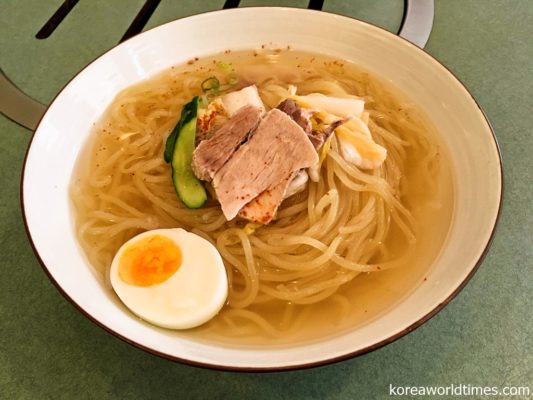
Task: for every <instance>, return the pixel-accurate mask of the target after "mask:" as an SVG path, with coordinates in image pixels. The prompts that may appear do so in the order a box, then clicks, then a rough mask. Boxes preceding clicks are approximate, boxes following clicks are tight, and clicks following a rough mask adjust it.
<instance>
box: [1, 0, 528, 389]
mask: <svg viewBox="0 0 533 400" xmlns="http://www.w3.org/2000/svg"><path fill="white" fill-rule="evenodd" d="M61 3H62V0H46V1H44V0H43V1H41V0H17V1H15V0H2V1H1V2H0V67H1V68H2V69H3V70H4V71H5V72H6V74H7V75H8V76H9V77H10V78H11V79H12V80H13V81H14V82H15V83H16V84H17V85H18V86H19V87H21V88H22V89H23V90H24V91H26V92H27V93H28V94H30V95H31V96H33V97H34V98H36V99H38V100H40V101H41V102H43V103H48V102H49V101H50V100H51V98H52V97H53V96H54V95H55V94H56V93H57V92H58V91H59V90H60V89H61V87H62V86H63V85H64V83H65V82H66V81H67V80H68V79H69V78H70V77H71V76H72V75H73V74H74V73H75V72H77V71H78V70H80V69H81V68H82V67H83V66H84V65H85V64H87V63H88V62H89V61H91V60H92V59H94V58H95V57H97V56H98V55H99V54H101V53H102V52H104V51H105V50H106V49H108V48H110V47H112V46H113V45H114V44H116V43H117V42H118V41H119V40H120V38H121V37H122V35H123V34H124V32H125V31H126V29H127V27H128V26H129V24H130V22H131V21H132V20H133V18H134V16H135V15H136V14H137V12H138V10H139V9H140V8H141V7H142V5H143V4H144V1H143V0H111V1H103V0H81V1H80V2H79V3H78V5H77V6H76V7H75V8H74V9H73V10H72V12H71V13H70V14H69V15H68V16H67V18H65V20H64V21H63V23H62V24H61V25H60V26H59V27H58V29H57V30H56V31H55V32H54V33H53V34H52V35H51V36H50V37H49V38H48V39H45V40H37V39H35V33H36V32H37V31H38V29H39V28H40V27H41V26H42V25H43V24H44V22H45V21H46V20H47V19H48V18H49V17H50V16H51V15H52V13H53V12H54V11H55V10H56V9H57V7H58V6H59V5H60V4H61ZM241 4H242V5H257V4H260V5H290V6H294V7H306V6H307V1H292V2H291V1H285V2H283V1H281V2H280V1H272V2H264V1H255V0H243V1H242V2H241ZM222 5H223V0H218V1H215V0H213V1H194V0H182V1H177V0H176V1H172V0H163V1H162V2H161V4H160V6H159V7H158V9H157V10H156V12H155V13H154V14H153V15H152V17H151V19H150V20H149V21H148V24H147V26H146V28H149V27H152V26H156V25H159V24H161V23H163V22H167V21H170V20H173V19H176V18H180V17H184V16H186V15H191V14H195V13H199V12H202V11H205V10H208V9H219V8H221V7H222ZM402 9H403V1H401V0H379V1H372V0H357V1H342V0H326V1H325V4H324V10H327V11H330V12H337V13H342V14H346V15H351V16H355V17H358V18H360V19H363V20H366V21H369V22H372V23H374V24H377V25H380V26H382V27H384V28H385V29H388V30H391V31H395V30H397V29H398V27H399V25H400V23H401V12H402V11H401V10H402ZM426 50H427V51H428V52H429V53H430V54H432V55H433V56H435V57H436V58H437V59H439V60H440V61H442V62H443V63H444V64H445V65H447V66H448V67H449V68H450V69H451V70H452V71H453V72H454V73H455V74H456V75H457V76H458V77H459V78H460V79H461V80H462V82H463V83H464V84H465V85H466V86H467V87H468V88H469V89H470V91H471V92H472V93H473V95H474V96H475V97H476V99H477V100H478V102H479V103H480V104H481V106H482V107H483V109H484V110H485V112H486V113H487V115H488V117H489V119H490V121H491V123H492V125H493V127H494V130H495V132H496V135H497V138H498V141H499V144H500V146H501V151H502V154H503V162H504V173H505V198H504V204H503V209H502V213H501V218H500V223H499V227H498V230H497V234H496V236H495V237H494V241H493V244H492V247H491V249H490V252H489V253H488V255H487V257H486V259H485V261H484V262H483V264H482V265H481V267H480V268H479V270H478V272H477V273H476V274H475V276H474V277H473V279H472V280H471V281H470V283H468V285H467V286H466V287H465V289H464V290H463V291H462V292H461V293H460V294H459V295H458V296H457V298H455V299H454V300H453V301H452V302H451V303H450V304H449V305H448V306H447V307H445V308H444V310H442V311H441V312H440V313H438V314H437V315H436V316H435V317H434V318H432V319H431V320H430V321H429V322H427V323H426V324H424V325H423V326H422V327H420V328H418V329H417V330H415V331H414V332H412V333H410V334H409V335H407V336H405V337H403V338H401V339H400V340H398V341H396V342H394V343H392V344H390V345H388V346H385V347H384V348H381V349H379V350H377V351H374V352H372V353H370V354H366V355H364V356H361V357H357V358H354V359H351V360H348V361H344V362H341V363H337V364H333V365H329V366H325V367H320V368H315V369H310V370H303V371H293V372H283V373H270V374H264V373H234V372H220V371H213V370H207V369H201V368H195V367H190V366H186V365H182V364H178V363H174V362H171V361H168V360H165V359H162V358H159V357H156V356H154V355H151V354H148V353H145V352H143V351H141V350H138V349H136V348H134V347H132V346H130V345H128V344H126V343H124V342H122V341H120V340H119V339H117V338H115V337H114V336H111V335H110V334H108V333H106V332H104V331H103V330H102V329H100V328H98V327H97V326H96V325H94V324H93V323H92V322H90V321H89V320H88V319H86V318H85V317H84V316H82V315H81V314H80V313H79V312H78V311H77V310H76V309H75V308H74V307H73V306H72V305H70V304H69V303H68V302H67V301H66V300H65V299H64V298H63V297H62V296H61V294H60V293H59V292H58V291H57V290H56V289H55V287H54V286H53V285H52V283H51V282H50V281H49V280H48V278H47V277H46V275H45V273H44V272H43V270H42V268H41V266H40V265H39V263H38V262H37V259H36V257H35V256H34V254H33V252H32V250H31V248H30V245H29V242H28V240H27V238H26V233H25V231H24V227H23V222H22V216H21V210H20V202H19V176H20V174H21V169H22V163H23V158H24V153H25V150H26V147H27V145H28V142H29V140H30V137H31V132H30V131H28V130H26V129H24V128H22V127H21V126H19V125H17V124H15V123H13V122H12V121H10V120H8V119H7V118H5V117H3V116H0V187H1V191H0V221H1V226H2V229H1V230H0V246H1V247H0V260H1V264H0V265H1V267H0V327H1V335H0V399H11V398H16V399H19V398H20V399H62V398H68V399H70V398H75V399H137V398H138V399H159V398H165V399H170V398H173V399H182V398H200V399H202V398H214V399H219V398H223V399H225V398H227V399H238V398H254V399H262V398H278V399H298V398H321V399H322V398H327V399H330V398H331V399H356V398H361V399H381V398H386V397H388V396H389V387H390V386H389V385H394V386H426V385H451V384H455V385H458V384H470V385H479V386H498V387H503V386H529V387H530V389H531V392H532V396H531V397H530V398H533V354H532V349H533V319H532V309H533V301H532V294H533V279H532V272H533V271H532V258H533V254H532V249H533V242H532V234H533V217H532V212H531V210H532V208H533V179H531V174H532V173H533V169H532V168H531V159H532V154H531V153H532V152H533V139H532V138H533V109H532V100H531V99H532V96H533V1H531V0H507V1H496V0H487V1H483V0H476V1H474V0H468V1H462V0H437V1H436V2H435V21H434V26H433V32H432V34H431V37H430V40H429V42H428V44H427V46H426ZM501 397H502V396H497V397H492V398H501ZM426 398H427V397H426ZM440 398H445V397H440ZM471 398H476V397H475V396H473V397H471ZM515 398H526V397H525V396H522V397H515Z"/></svg>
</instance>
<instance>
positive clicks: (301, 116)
mask: <svg viewBox="0 0 533 400" xmlns="http://www.w3.org/2000/svg"><path fill="white" fill-rule="evenodd" d="M276 108H277V109H278V110H281V111H283V112H284V113H285V114H287V115H288V116H289V117H291V118H292V119H293V120H294V122H296V123H297V124H298V125H300V126H301V127H302V129H303V130H304V132H305V133H307V134H308V135H309V134H311V131H312V130H313V125H312V124H311V116H312V115H313V113H312V112H309V111H307V112H304V110H303V109H302V108H301V107H300V106H299V105H298V103H296V102H295V101H294V100H293V99H285V100H283V101H282V102H281V103H279V104H278V106H277V107H276Z"/></svg>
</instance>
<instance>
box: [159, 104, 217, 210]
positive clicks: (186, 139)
mask: <svg viewBox="0 0 533 400" xmlns="http://www.w3.org/2000/svg"><path fill="white" fill-rule="evenodd" d="M197 109H198V97H195V98H193V99H192V101H191V102H190V103H188V104H186V105H185V106H184V107H183V111H182V114H181V119H180V121H179V122H178V125H177V126H176V128H175V129H174V131H173V132H172V134H171V135H170V136H169V139H168V140H167V144H166V149H165V160H167V162H168V161H171V163H172V181H173V183H174V188H175V189H176V193H177V194H178V197H179V198H180V199H181V201H182V202H183V204H185V205H186V206H187V207H188V208H200V207H202V206H203V205H204V204H205V202H206V201H207V193H206V191H205V188H204V186H203V185H202V182H200V180H199V179H198V178H197V177H196V175H194V172H193V170H192V166H191V164H192V153H193V151H194V148H195V144H196V143H195V142H196V112H197ZM170 152H171V154H172V157H168V155H169V154H168V153H170ZM169 158H171V159H170V160H168V159H169Z"/></svg>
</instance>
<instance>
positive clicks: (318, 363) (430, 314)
mask: <svg viewBox="0 0 533 400" xmlns="http://www.w3.org/2000/svg"><path fill="white" fill-rule="evenodd" d="M243 9H261V10H263V9H278V10H290V11H291V12H293V11H294V10H298V11H297V12H302V13H324V14H329V15H333V16H335V17H339V18H347V19H350V20H353V21H356V22H358V23H361V24H364V25H368V26H370V27H372V28H376V29H379V30H380V31H382V32H384V33H385V34H386V35H389V36H390V37H394V38H395V39H399V40H401V41H403V42H405V43H407V44H408V45H409V46H411V47H412V48H413V50H414V51H420V52H422V53H423V54H424V56H426V57H429V58H430V59H431V60H432V61H433V62H435V63H436V64H438V65H439V66H441V67H442V68H444V69H445V70H446V71H447V72H448V73H449V74H450V75H451V76H452V77H453V78H455V79H456V80H457V82H459V83H460V85H461V87H462V88H463V89H464V90H465V92H466V94H468V95H469V96H470V98H471V99H472V100H473V101H474V103H475V104H476V106H477V108H478V109H479V111H480V112H481V114H482V115H483V118H484V119H485V122H486V123H487V126H488V128H489V130H490V132H491V135H492V139H493V142H494V146H495V148H496V153H497V155H498V161H499V172H500V185H501V186H500V198H499V202H498V211H497V213H496V218H495V220H494V224H493V226H492V230H491V233H490V237H489V240H488V241H487V243H486V244H485V248H484V249H483V252H482V253H481V255H480V256H479V259H478V260H477V261H476V263H475V265H474V267H473V268H472V270H471V271H470V272H469V274H468V275H467V276H466V278H465V279H464V280H463V281H462V282H461V283H460V284H459V286H458V287H457V288H455V290H454V291H453V292H452V293H451V294H450V295H449V296H448V297H447V298H446V299H445V300H444V301H443V302H442V303H440V304H439V305H438V306H436V307H435V308H434V309H433V310H431V311H430V312H428V313H427V314H426V315H424V316H423V317H422V318H420V319H419V320H417V321H416V322H414V323H412V324H411V325H409V326H408V327H407V328H404V329H403V330H401V331H400V332H398V333H395V334H394V335H392V336H390V337H388V338H387V339H384V340H382V341H380V342H378V343H375V344H373V345H371V346H367V347H365V348H363V349H359V350H357V351H354V352H350V353H347V354H343V355H342V356H338V357H332V358H328V359H325V360H320V361H313V362H310V363H304V364H297V365H289V366H281V367H232V366H227V365H218V364H209V363H202V362H198V361H192V360H188V359H185V358H180V357H175V356H171V355H169V354H166V353H162V352H160V351H157V350H154V349H152V348H149V347H146V346H144V345H143V344H141V343H137V342H135V341H133V340H131V339H128V338H127V337H125V336H123V335H121V334H120V333H118V332H116V331H114V330H113V329H111V328H109V327H108V326H106V325H104V324H103V323H101V322H100V321H98V320H97V319H96V318H95V317H93V316H92V315H90V314H89V313H87V312H86V311H85V310H84V309H83V308H82V307H80V306H79V305H78V304H77V303H76V302H75V301H74V300H73V299H72V298H71V297H70V296H69V295H68V294H67V293H66V292H65V290H63V288H62V287H61V286H60V285H59V284H58V283H57V281H56V280H55V279H54V277H53V276H52V274H51V273H50V270H49V269H48V267H47V266H46V265H45V263H44V262H43V260H42V258H41V256H40V254H39V251H38V250H37V248H36V246H35V243H34V242H33V238H32V236H31V233H30V230H29V226H28V221H27V219H26V213H25V208H24V175H25V171H26V164H27V160H28V154H29V151H30V148H31V145H32V142H33V138H34V137H35V132H37V130H38V129H39V126H40V125H41V122H42V119H43V118H44V116H45V115H46V114H47V113H48V109H49V108H50V107H51V106H52V105H53V104H54V102H55V100H56V98H57V97H58V96H59V95H60V94H61V93H62V92H63V90H64V89H65V87H67V86H68V85H69V84H70V82H71V81H72V80H74V79H75V78H76V77H77V76H78V75H79V74H80V73H81V72H83V71H84V70H85V69H87V68H88V67H89V66H91V65H92V64H93V63H94V62H95V61H96V60H98V59H99V58H100V57H103V56H104V55H105V54H107V53H108V52H110V51H111V50H113V49H115V48H116V47H118V46H120V45H122V44H123V43H126V42H128V41H129V40H132V39H133V38H134V37H135V36H133V37H132V38H130V39H128V40H125V41H124V42H122V43H119V44H117V45H115V46H113V47H112V48H110V49H109V50H107V51H106V52H105V53H103V54H101V55H100V56H98V57H96V58H95V59H94V60H92V61H91V62H90V63H89V64H87V65H86V66H85V67H83V68H82V69H81V70H80V71H78V72H77V73H76V74H75V75H74V76H73V77H72V78H71V79H69V81H68V82H67V83H65V85H63V87H62V88H61V90H60V91H59V92H58V93H57V94H56V95H55V96H54V98H53V99H52V101H51V102H50V104H49V105H48V106H47V108H46V112H45V113H44V114H43V116H42V117H41V119H40V120H39V123H38V124H37V127H36V128H35V130H34V131H33V134H32V137H31V140H30V143H29V144H28V148H27V149H26V154H25V156H24V163H23V167H22V172H21V183H20V202H21V210H22V219H23V221H24V228H25V229H26V234H27V235H28V239H29V241H30V244H31V247H32V249H33V252H34V253H35V255H36V257H37V260H38V261H39V263H40V264H41V267H42V268H43V270H44V272H45V273H46V274H47V275H48V278H49V279H50V280H51V281H52V283H53V284H54V286H55V287H56V289H57V290H58V291H59V292H60V293H61V294H62V295H63V297H65V299H67V300H68V301H69V302H70V303H71V304H72V305H73V306H74V307H75V308H77V309H78V311H79V312H81V313H82V314H83V315H85V317H87V318H88V319H89V320H90V321H92V322H93V323H94V324H96V325H97V326H99V327H100V328H102V329H103V330H105V331H107V332H108V333H110V334H111V335H113V336H116V337H117V338H119V339H121V340H123V341H124V342H126V343H129V344H130V345H132V346H134V347H137V348H139V349H141V350H144V351H146V352H148V353H151V354H154V355H156V356H159V357H162V358H165V359H167V360H171V361H175V362H179V363H182V364H186V365H190V366H194V367H201V368H207V369H213V370H220V371H233V372H281V371H294V370H302V369H309V368H314V367H320V366H325V365H329V364H334V363H337V362H340V361H344V360H348V359H350V358H354V357H356V356H360V355H362V354H366V353H369V352H371V351H374V350H377V349H379V348H381V347H383V346H385V345H387V344H390V343H392V342H394V341H396V340H398V339H399V338H401V337H403V336H405V335H406V334H408V333H409V332H412V331H413V330H415V329H416V328H418V327H419V326H421V325H422V324H424V323H425V322H427V321H429V320H430V319H431V318H432V317H433V316H435V315H436V314H437V313H438V312H439V311H440V310H442V309H443V308H444V307H445V306H446V305H447V304H449V303H450V302H451V301H452V300H453V299H454V298H455V297H456V296H457V295H458V294H459V292H460V291H461V290H462V289H463V288H464V287H465V286H466V284H467V283H468V282H469V281H470V279H471V278H472V277H473V276H474V274H475V273H476V271H477V270H478V269H479V267H480V265H481V264H482V262H483V260H484V259H485V256H486V255H487V253H488V251H489V248H490V245H491V244H492V240H493V239H494V235H495V232H496V227H497V225H498V222H499V219H500V215H501V209H502V203H503V192H504V178H503V164H502V156H501V151H500V146H499V144H498V140H497V138H496V135H495V133H494V129H493V128H492V125H491V123H490V121H489V119H488V117H487V115H486V114H485V112H484V111H483V109H482V108H481V106H480V105H479V103H478V102H477V100H476V99H475V98H474V96H473V95H472V94H471V93H470V91H469V90H468V89H467V88H466V86H465V85H464V84H463V82H462V81H461V80H460V79H459V78H458V77H457V76H456V75H455V74H454V73H453V72H452V71H451V70H450V69H449V68H448V67H446V66H445V65H444V64H442V63H441V62H440V61H438V60H437V59H436V58H435V57H433V56H432V55H430V54H429V53H427V52H425V51H424V50H423V49H421V48H419V47H417V46H415V45H414V44H412V43H411V42H409V41H408V40H407V39H404V38H402V37H401V36H398V35H396V34H394V33H391V32H389V31H387V30H385V29H383V28H380V27H379V26H375V25H372V24H370V23H368V22H364V21H361V20H358V19H356V18H353V17H348V16H344V15H339V14H333V13H328V12H325V11H317V10H309V9H298V8H288V7H268V6H264V7H241V8H234V9H226V10H216V11H208V12H204V13H200V14H195V15H192V16H190V17H186V18H180V19H188V18H194V17H196V16H198V15H205V14H214V13H228V12H240V11H239V10H243ZM180 19H177V20H174V21H170V22H167V23H165V24H162V25H158V26H156V27H153V28H151V29H148V30H146V31H144V32H148V31H150V30H152V29H157V28H159V27H161V26H164V25H167V24H172V23H174V22H175V21H178V20H180ZM144 32H142V33H140V34H143V33H144ZM136 36H137V35H136Z"/></svg>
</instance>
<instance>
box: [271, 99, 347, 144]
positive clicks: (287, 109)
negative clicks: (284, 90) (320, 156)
mask: <svg viewBox="0 0 533 400" xmlns="http://www.w3.org/2000/svg"><path fill="white" fill-rule="evenodd" d="M277 108H278V109H279V110H281V111H283V112H284V113H285V114H287V115H288V116H289V117H291V118H292V119H293V120H294V122H296V123H297V124H298V125H300V126H301V127H302V129H303V130H304V131H305V133H307V136H308V137H309V140H310V141H311V143H313V146H315V149H319V148H320V147H322V145H323V144H324V142H325V141H326V140H327V139H328V138H329V137H330V136H331V134H332V133H333V131H334V130H335V129H336V128H337V127H338V126H340V125H342V124H344V123H345V122H346V121H347V120H346V119H344V120H342V119H341V120H337V121H334V122H333V123H331V124H329V125H326V126H325V127H323V128H322V129H313V125H312V124H311V116H312V115H313V111H312V110H304V109H303V108H301V107H300V106H299V104H298V103H297V102H295V101H294V100H293V99H285V100H283V101H282V102H281V103H279V105H278V107H277Z"/></svg>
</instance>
